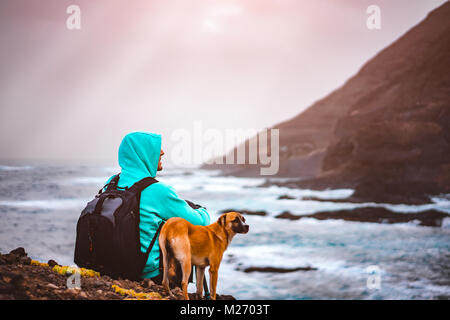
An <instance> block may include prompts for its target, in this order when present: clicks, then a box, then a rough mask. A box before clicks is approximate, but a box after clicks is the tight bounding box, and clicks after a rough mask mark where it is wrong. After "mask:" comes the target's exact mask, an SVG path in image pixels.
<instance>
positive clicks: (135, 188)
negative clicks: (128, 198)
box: [128, 177, 158, 193]
mask: <svg viewBox="0 0 450 320" xmlns="http://www.w3.org/2000/svg"><path fill="white" fill-rule="evenodd" d="M156 182H158V180H156V179H155V178H152V177H145V178H144V179H141V180H139V181H138V182H136V183H135V184H133V185H132V186H131V187H130V188H129V189H128V191H131V192H136V193H141V192H142V190H144V189H145V188H147V187H148V186H151V185H152V184H154V183H156Z"/></svg>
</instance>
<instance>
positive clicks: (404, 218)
mask: <svg viewBox="0 0 450 320" xmlns="http://www.w3.org/2000/svg"><path fill="white" fill-rule="evenodd" d="M228 211H239V212H241V213H243V214H247V215H257V216H266V215H268V213H267V212H265V211H251V210H232V209H227V210H225V211H224V212H228ZM447 217H450V215H448V214H447V213H443V212H440V211H437V210H427V211H422V212H417V213H398V212H393V211H391V210H388V209H386V208H383V207H362V208H356V209H352V210H337V211H323V212H316V213H313V214H306V215H296V214H293V213H291V212H289V211H284V212H282V213H280V214H278V215H276V216H275V218H277V219H288V220H299V219H303V218H314V219H317V220H346V221H356V222H372V223H387V224H393V223H406V222H417V224H418V225H420V226H428V227H440V226H442V222H443V220H444V218H447Z"/></svg>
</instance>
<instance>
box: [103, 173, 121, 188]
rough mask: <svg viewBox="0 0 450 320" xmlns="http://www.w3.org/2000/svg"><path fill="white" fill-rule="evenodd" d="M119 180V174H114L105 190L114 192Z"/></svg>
mask: <svg viewBox="0 0 450 320" xmlns="http://www.w3.org/2000/svg"><path fill="white" fill-rule="evenodd" d="M119 178H120V172H119V173H118V174H116V175H115V176H114V177H113V178H112V179H111V181H110V182H109V183H108V184H107V187H106V190H107V191H109V190H114V189H116V187H117V183H118V182H119Z"/></svg>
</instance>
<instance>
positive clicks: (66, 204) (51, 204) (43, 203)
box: [0, 199, 89, 209]
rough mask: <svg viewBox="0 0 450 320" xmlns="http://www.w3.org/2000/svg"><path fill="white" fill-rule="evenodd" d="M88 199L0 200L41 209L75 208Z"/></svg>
mask: <svg viewBox="0 0 450 320" xmlns="http://www.w3.org/2000/svg"><path fill="white" fill-rule="evenodd" d="M88 201H89V200H88V199H59V200H23V201H22V200H17V201H8V200H4V201H0V206H6V207H16V208H39V209H73V208H80V209H81V208H83V207H84V206H85V205H86V203H87V202H88Z"/></svg>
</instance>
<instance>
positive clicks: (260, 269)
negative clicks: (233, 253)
mask: <svg viewBox="0 0 450 320" xmlns="http://www.w3.org/2000/svg"><path fill="white" fill-rule="evenodd" d="M314 270H317V268H313V267H297V268H281V267H248V268H245V269H244V270H242V271H244V272H245V273H249V272H269V273H288V272H295V271H314Z"/></svg>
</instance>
